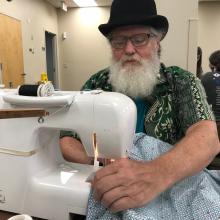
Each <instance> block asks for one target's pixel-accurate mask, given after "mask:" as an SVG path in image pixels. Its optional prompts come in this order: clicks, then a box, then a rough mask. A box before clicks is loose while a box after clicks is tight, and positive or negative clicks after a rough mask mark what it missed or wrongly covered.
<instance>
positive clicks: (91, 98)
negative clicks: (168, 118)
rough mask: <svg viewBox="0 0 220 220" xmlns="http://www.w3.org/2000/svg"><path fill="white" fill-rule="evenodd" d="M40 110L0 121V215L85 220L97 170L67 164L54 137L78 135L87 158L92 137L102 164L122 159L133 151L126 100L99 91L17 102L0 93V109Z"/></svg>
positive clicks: (132, 118) (131, 108) (132, 122)
mask: <svg viewBox="0 0 220 220" xmlns="http://www.w3.org/2000/svg"><path fill="white" fill-rule="evenodd" d="M26 107H28V108H36V107H37V108H44V109H45V110H46V112H47V114H46V115H45V116H39V117H26V118H7V119H1V120H0V210H4V211H9V212H14V213H26V214H29V215H31V216H34V217H38V218H42V219H50V220H69V214H70V213H74V214H80V215H85V214H86V207H87V201H88V195H89V192H90V183H88V182H86V179H87V177H88V176H89V175H90V174H91V173H92V172H94V171H96V170H97V168H96V167H94V166H92V165H83V164H75V163H68V162H66V161H65V160H64V159H63V157H62V154H61V152H60V148H59V131H60V130H73V131H75V132H77V133H78V134H79V136H80V138H81V140H82V143H83V145H84V146H85V149H86V152H87V154H88V155H89V156H94V149H93V139H92V136H93V135H94V133H95V134H96V139H97V146H98V154H99V157H101V158H120V157H125V156H126V153H127V150H129V148H130V147H131V146H132V141H133V136H134V131H135V126H136V107H135V105H134V103H133V102H132V100H131V99H130V98H128V97H127V96H124V95H122V94H119V93H113V92H103V91H99V90H95V91H90V92H55V93H54V94H53V96H51V97H26V96H23V97H22V96H19V95H17V94H16V92H15V91H14V90H7V89H4V90H0V109H19V108H26Z"/></svg>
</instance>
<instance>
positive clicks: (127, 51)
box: [124, 40, 136, 55]
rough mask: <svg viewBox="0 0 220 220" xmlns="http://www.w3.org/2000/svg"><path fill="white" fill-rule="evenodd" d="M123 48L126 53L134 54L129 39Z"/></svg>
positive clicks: (133, 48)
mask: <svg viewBox="0 0 220 220" xmlns="http://www.w3.org/2000/svg"><path fill="white" fill-rule="evenodd" d="M124 50H125V53H126V54H127V55H131V54H134V53H135V51H136V50H135V47H134V45H133V44H132V43H131V41H130V40H128V41H127V43H126V45H125V48H124Z"/></svg>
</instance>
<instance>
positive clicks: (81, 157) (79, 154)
mask: <svg viewBox="0 0 220 220" xmlns="http://www.w3.org/2000/svg"><path fill="white" fill-rule="evenodd" d="M60 148H61V152H62V154H63V157H64V159H65V160H67V161H69V162H75V163H83V164H92V160H91V158H89V157H88V156H87V154H86V151H85V148H84V147H83V145H82V143H81V142H80V141H79V140H77V139H76V138H73V137H68V136H66V137H63V138H61V139H60Z"/></svg>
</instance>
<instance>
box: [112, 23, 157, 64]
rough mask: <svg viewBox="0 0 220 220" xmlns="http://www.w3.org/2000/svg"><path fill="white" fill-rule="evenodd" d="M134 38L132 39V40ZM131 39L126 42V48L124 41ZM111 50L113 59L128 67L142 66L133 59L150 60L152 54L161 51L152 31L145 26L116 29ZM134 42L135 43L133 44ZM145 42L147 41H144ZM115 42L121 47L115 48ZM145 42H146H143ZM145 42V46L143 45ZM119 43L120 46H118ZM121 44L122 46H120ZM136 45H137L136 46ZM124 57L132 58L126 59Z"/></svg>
mask: <svg viewBox="0 0 220 220" xmlns="http://www.w3.org/2000/svg"><path fill="white" fill-rule="evenodd" d="M131 37H132V38H131ZM126 38H129V40H127V41H126V43H125V45H124V47H122V46H123V44H122V43H123V39H126ZM111 39H112V42H111V40H110V42H111V45H112V46H111V48H112V55H113V59H114V60H115V61H116V62H117V61H121V62H122V66H126V65H140V63H139V62H138V60H137V59H135V58H134V59H132V57H138V58H141V59H144V60H148V59H150V58H151V57H152V53H154V52H155V51H158V49H159V40H158V39H157V37H156V36H154V35H153V34H152V33H151V32H150V29H149V28H147V27H145V26H126V27H120V28H118V29H115V30H114V31H113V33H112V36H111ZM132 40H133V41H134V43H133V42H132ZM144 40H145V41H144ZM113 41H114V43H115V44H116V47H117V45H119V47H122V48H114V46H113ZM143 41H144V42H143ZM141 42H143V45H142V44H141ZM117 43H118V44H117ZM120 43H121V44H120ZM135 44H137V45H136V46H135ZM124 57H130V58H128V59H124Z"/></svg>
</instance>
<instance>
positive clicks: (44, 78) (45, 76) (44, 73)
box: [41, 72, 48, 83]
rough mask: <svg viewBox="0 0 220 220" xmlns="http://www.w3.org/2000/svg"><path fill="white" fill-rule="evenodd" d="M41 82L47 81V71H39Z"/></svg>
mask: <svg viewBox="0 0 220 220" xmlns="http://www.w3.org/2000/svg"><path fill="white" fill-rule="evenodd" d="M41 82H42V83H46V82H48V77H47V73H46V72H42V73H41Z"/></svg>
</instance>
